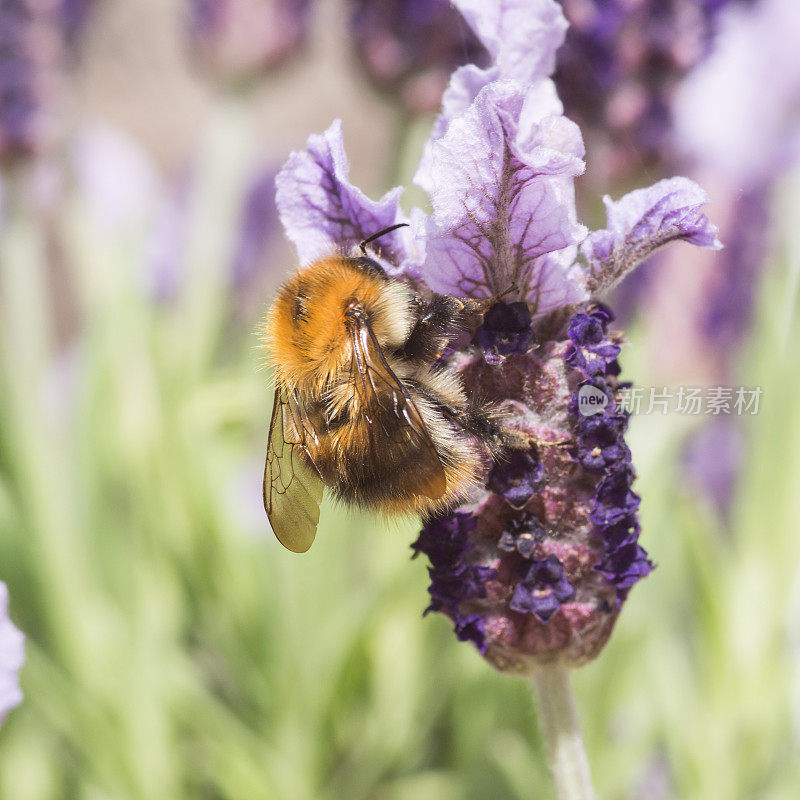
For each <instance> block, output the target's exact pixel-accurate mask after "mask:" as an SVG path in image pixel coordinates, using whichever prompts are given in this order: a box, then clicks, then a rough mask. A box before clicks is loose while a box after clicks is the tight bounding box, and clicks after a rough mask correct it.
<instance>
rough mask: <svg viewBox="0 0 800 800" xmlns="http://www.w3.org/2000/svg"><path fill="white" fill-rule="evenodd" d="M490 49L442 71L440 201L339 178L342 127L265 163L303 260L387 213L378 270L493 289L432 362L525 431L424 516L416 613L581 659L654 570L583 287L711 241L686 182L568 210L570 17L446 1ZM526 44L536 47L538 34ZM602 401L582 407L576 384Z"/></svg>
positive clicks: (536, 7) (597, 288)
mask: <svg viewBox="0 0 800 800" xmlns="http://www.w3.org/2000/svg"><path fill="white" fill-rule="evenodd" d="M456 5H457V7H458V8H459V9H460V10H461V11H462V13H463V14H464V16H465V18H466V19H467V21H468V23H469V24H470V26H471V27H472V28H473V30H474V31H475V33H476V35H477V36H478V37H479V38H480V39H481V40H482V41H483V43H484V45H485V46H486V48H487V50H488V51H489V52H490V53H491V54H492V57H493V63H492V64H491V65H490V66H489V67H487V68H479V67H476V66H473V65H467V66H464V67H461V68H459V69H458V70H456V72H455V73H454V74H453V76H452V79H451V84H450V86H449V88H448V90H447V92H446V93H445V96H444V101H443V111H442V114H441V115H440V117H439V119H438V120H437V122H436V124H435V125H434V129H433V132H432V135H431V138H430V140H429V142H428V144H427V147H426V151H425V155H424V157H423V160H422V163H421V165H420V168H419V171H418V173H417V181H418V182H419V183H420V184H421V185H422V186H423V187H424V188H425V189H427V191H428V192H429V195H430V201H431V206H432V209H433V213H432V214H431V215H430V216H426V215H425V214H424V213H423V212H422V211H420V210H419V209H413V210H412V211H411V213H410V215H409V216H406V215H405V214H404V213H403V212H402V210H401V209H400V207H399V191H400V190H399V189H395V190H392V191H390V192H388V193H387V194H386V195H385V196H384V197H383V198H382V199H381V200H379V201H372V200H369V199H368V198H366V197H365V196H364V195H363V194H362V193H361V192H360V191H359V190H358V189H357V188H356V187H354V186H353V185H352V184H351V183H350V182H349V180H348V166H347V160H346V157H345V155H344V148H343V144H342V138H341V126H340V124H339V123H334V124H333V125H332V126H331V127H330V128H329V129H328V131H327V132H326V133H325V134H323V135H322V136H312V137H311V138H310V139H309V143H308V149H307V150H306V151H303V152H296V153H293V154H292V156H291V157H290V159H289V161H288V163H287V164H286V166H285V167H284V169H283V170H282V171H281V173H280V174H279V175H278V178H277V180H276V185H277V202H278V208H279V212H280V216H281V220H282V222H283V224H284V227H285V228H286V231H287V234H288V236H289V238H290V239H291V240H292V241H293V242H294V243H295V244H296V246H297V248H298V253H299V256H300V259H301V260H302V261H305V260H307V259H309V258H313V257H315V256H318V255H320V254H321V253H323V252H325V251H326V250H327V251H330V250H331V249H333V248H336V247H349V246H352V245H354V244H356V243H357V242H358V241H359V239H361V238H364V236H366V235H368V234H370V233H373V232H374V231H376V230H379V229H380V228H382V227H385V226H387V225H391V224H392V223H395V222H403V221H406V222H408V223H409V225H410V227H408V228H402V229H399V230H397V231H394V232H393V233H392V234H390V235H388V236H387V237H386V241H385V245H384V246H383V256H384V257H385V260H386V268H387V270H389V271H390V273H391V274H392V275H394V276H396V277H398V278H401V279H404V280H407V281H409V282H410V283H412V284H413V285H414V286H415V287H416V288H417V289H418V290H419V291H421V292H423V293H428V294H430V293H431V292H447V293H451V294H455V295H458V296H462V297H493V296H497V295H500V294H503V293H508V294H507V295H504V298H503V301H502V302H498V303H496V304H495V305H494V306H493V307H492V309H491V310H490V311H489V312H488V313H487V314H486V315H485V317H484V320H483V323H482V325H481V326H480V327H479V328H478V329H477V330H475V331H473V332H472V335H471V337H470V338H467V340H466V341H464V342H460V343H459V344H458V346H457V347H455V348H454V349H453V351H452V352H449V353H448V354H447V355H446V356H445V358H447V359H448V361H449V363H450V364H451V365H452V366H453V367H454V368H455V369H457V370H458V371H459V372H460V374H461V377H462V379H463V381H464V384H465V386H466V387H467V388H468V390H469V391H470V392H475V393H477V394H480V396H482V397H484V398H486V399H487V400H489V401H493V402H494V403H496V404H497V405H498V406H499V407H500V408H502V409H503V410H504V411H505V412H506V413H507V414H508V416H509V426H510V427H512V428H514V429H515V430H516V431H517V432H518V434H520V438H521V439H522V438H525V439H526V440H527V441H528V442H529V445H528V446H527V447H525V448H518V449H515V450H511V451H509V452H508V453H506V454H505V456H504V457H503V458H501V459H498V461H497V462H496V463H495V464H494V465H492V466H490V467H488V468H487V473H486V479H485V485H484V487H483V489H481V490H480V491H479V492H477V493H476V494H475V496H473V497H471V498H470V499H469V502H468V503H465V504H464V505H463V506H462V507H460V508H457V509H454V510H453V511H451V512H450V513H447V514H444V515H442V516H439V517H437V518H434V519H428V520H426V521H425V524H424V527H423V529H422V532H421V533H420V536H419V538H418V539H417V541H416V542H415V543H414V544H413V545H412V547H413V549H414V551H415V553H417V554H418V553H425V554H426V555H428V557H429V558H430V560H431V568H430V577H431V585H430V590H429V591H430V596H431V602H430V605H429V607H428V610H429V611H439V612H441V613H444V614H446V615H447V616H448V617H450V619H451V620H452V621H453V623H454V626H455V630H456V633H457V635H458V637H459V638H460V639H464V640H469V641H471V642H473V643H474V644H475V645H476V647H477V648H478V649H479V650H480V651H481V652H482V653H483V654H484V655H485V657H486V658H487V659H488V660H489V661H490V662H491V663H492V664H494V665H495V666H496V667H498V668H499V669H502V670H505V671H510V672H529V671H530V669H531V667H532V666H533V665H534V664H537V663H541V662H543V661H547V660H554V659H558V660H560V661H561V662H562V663H564V664H579V663H582V662H584V661H586V660H588V659H590V658H592V657H594V656H595V655H596V654H597V653H598V652H599V650H600V649H601V647H602V646H603V644H604V643H605V641H606V640H607V638H608V636H609V635H610V633H611V629H612V628H613V625H614V621H615V620H616V617H617V615H618V613H619V610H620V608H621V605H622V603H623V601H624V600H625V598H626V597H627V595H628V593H629V591H630V589H631V587H632V586H633V585H634V584H635V583H636V582H637V581H638V580H639V579H641V578H642V577H644V576H645V575H647V574H648V573H649V571H650V570H651V569H652V564H651V562H650V561H649V559H648V557H647V554H646V553H645V551H644V550H643V549H642V547H641V546H640V545H639V543H638V537H639V522H638V507H639V497H638V496H637V495H636V493H635V492H634V491H633V489H632V484H633V481H634V478H635V472H634V469H633V466H632V463H631V453H630V450H629V449H628V447H627V446H626V445H625V441H624V433H625V428H626V424H627V417H626V415H625V414H624V413H623V412H622V411H621V410H620V408H619V404H618V400H619V389H620V383H619V377H618V376H619V373H620V368H619V364H618V361H617V358H618V356H619V353H620V345H621V343H622V337H621V335H620V334H619V333H618V332H616V331H614V330H613V329H612V328H611V325H612V323H613V314H612V312H611V311H610V309H608V308H607V307H605V306H603V305H601V304H599V303H598V302H596V301H595V300H594V299H593V298H594V297H595V296H597V295H599V294H601V293H602V292H604V291H606V290H608V289H609V288H610V287H612V286H614V285H615V284H616V283H617V282H618V281H620V280H622V279H623V278H624V277H625V275H626V274H628V273H629V272H630V271H631V270H632V269H634V267H635V266H636V265H637V264H638V263H639V262H640V261H641V260H642V259H644V258H646V257H647V256H648V255H650V253H652V252H653V251H654V250H655V249H657V248H659V247H661V246H663V245H664V244H666V243H668V242H670V241H676V240H684V241H687V242H690V243H693V244H696V245H699V246H702V247H709V248H717V247H719V246H720V245H719V242H718V241H717V238H716V229H715V228H714V226H713V225H711V224H710V222H709V221H708V219H707V218H706V217H705V216H704V215H703V214H702V212H701V210H700V208H701V206H702V204H703V202H704V201H705V195H704V193H703V192H702V190H701V189H700V188H699V187H697V186H696V185H695V184H693V183H692V182H691V181H688V180H686V179H685V178H674V179H671V180H668V181H661V182H660V183H657V184H655V185H654V186H651V187H650V188H648V189H640V190H638V191H635V192H632V193H631V194H629V195H626V196H625V197H623V198H622V199H621V200H619V201H617V202H612V201H610V200H608V199H607V201H606V205H607V210H608V227H607V228H606V229H602V230H598V231H594V232H592V233H588V232H587V230H586V228H585V227H584V226H583V225H581V224H580V223H579V222H578V221H577V213H576V209H575V199H574V187H573V182H574V179H575V177H576V176H578V175H580V174H581V173H582V171H583V169H584V164H583V142H582V139H581V135H580V131H579V130H578V128H577V127H576V126H575V124H574V123H572V122H570V121H569V120H568V119H566V118H565V117H564V116H563V109H562V106H561V103H560V101H559V100H558V97H557V95H556V93H555V90H554V86H553V84H552V82H551V81H550V80H549V77H548V76H549V74H550V73H551V71H552V69H553V66H554V60H555V54H556V51H557V49H558V47H559V45H560V44H561V42H562V40H563V37H564V30H565V27H566V23H565V21H564V18H563V16H562V14H561V12H560V7H559V6H558V4H557V3H555V2H554V0H513V2H506V3H503V4H486V3H483V2H479V1H478V0H458V2H457V3H456ZM531 42H535V43H536V47H532V46H531ZM586 393H595V394H596V395H598V396H600V397H601V398H602V399H603V401H604V402H603V404H602V407H601V408H599V409H593V411H596V410H597V411H599V413H592V414H585V413H584V406H583V402H582V398H583V396H584V395H585V394H586Z"/></svg>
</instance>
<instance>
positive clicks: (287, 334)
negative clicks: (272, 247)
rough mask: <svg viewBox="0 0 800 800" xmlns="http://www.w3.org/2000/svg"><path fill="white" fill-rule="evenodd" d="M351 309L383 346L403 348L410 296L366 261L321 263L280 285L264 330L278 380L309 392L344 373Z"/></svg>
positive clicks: (333, 259)
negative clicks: (366, 323)
mask: <svg viewBox="0 0 800 800" xmlns="http://www.w3.org/2000/svg"><path fill="white" fill-rule="evenodd" d="M376 268H377V269H376ZM356 307H357V308H358V309H359V312H358V313H359V314H362V315H363V318H364V319H366V320H367V322H368V323H369V324H370V326H371V327H372V329H373V331H374V332H375V335H376V337H377V339H378V341H379V342H380V343H381V344H382V345H384V346H386V347H389V348H398V347H400V346H401V345H402V344H403V342H404V341H405V338H406V337H407V335H408V332H409V330H410V328H411V324H412V311H411V294H410V292H409V290H408V289H407V288H406V287H405V286H404V285H403V284H401V283H399V282H397V281H393V280H390V279H389V278H387V276H386V275H385V273H384V272H383V270H382V269H381V268H380V266H379V265H378V264H377V262H374V261H373V260H372V259H370V258H369V257H366V256H365V257H358V258H349V257H345V256H333V257H330V258H325V259H321V260H320V261H316V262H314V263H312V264H310V265H308V266H307V267H305V268H303V269H302V270H300V272H298V273H297V274H296V275H295V276H294V277H292V278H291V279H290V280H289V281H288V282H287V283H285V284H284V286H283V287H282V288H281V289H280V291H279V293H278V296H277V298H276V300H275V302H274V304H273V305H272V308H271V309H270V311H269V313H268V315H267V318H266V321H265V326H264V327H265V339H266V342H267V347H268V349H269V352H270V359H271V362H272V365H273V367H274V369H275V372H276V374H277V376H278V377H279V378H281V379H282V380H284V381H286V382H287V383H290V384H292V385H296V386H298V387H299V388H304V387H305V388H308V389H309V390H311V389H314V388H318V387H319V386H320V385H321V384H325V383H328V382H330V381H331V380H333V379H334V378H335V376H336V375H337V373H339V372H340V371H342V370H348V371H349V370H350V367H351V363H352V352H353V351H352V339H351V336H352V316H353V309H354V308H356Z"/></svg>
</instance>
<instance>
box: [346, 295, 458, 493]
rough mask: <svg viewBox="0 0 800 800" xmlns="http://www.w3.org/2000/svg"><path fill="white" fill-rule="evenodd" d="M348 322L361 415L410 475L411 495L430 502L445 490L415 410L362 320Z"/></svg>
mask: <svg viewBox="0 0 800 800" xmlns="http://www.w3.org/2000/svg"><path fill="white" fill-rule="evenodd" d="M350 319H351V320H352V324H351V325H350V334H351V337H352V342H353V360H354V368H353V381H354V389H355V391H356V394H357V395H358V397H359V400H360V405H361V408H362V409H363V413H364V414H365V415H366V417H367V419H368V420H369V422H370V424H371V425H373V426H380V428H381V429H382V433H383V434H384V435H385V436H386V437H387V438H388V441H389V443H391V445H392V446H393V452H394V454H395V455H396V456H398V457H399V460H400V461H401V463H402V466H403V468H405V469H409V470H413V484H414V487H415V492H416V493H418V494H424V495H425V496H427V497H430V498H431V499H432V500H436V499H438V498H439V497H441V496H442V495H443V494H444V493H445V491H446V490H447V478H446V477H445V472H444V467H443V466H442V462H441V461H440V459H439V454H438V453H437V452H436V447H435V445H434V443H433V440H432V439H431V437H430V434H429V433H428V430H427V428H426V427H425V423H424V421H423V419H422V417H421V416H420V413H419V409H418V408H417V407H416V405H415V404H414V401H413V399H412V398H411V396H410V395H409V393H408V389H407V388H406V387H405V386H404V385H403V383H402V381H400V380H399V379H398V377H397V376H396V375H395V374H394V372H393V371H392V369H391V367H390V366H389V364H388V363H387V361H386V357H385V356H384V354H383V349H382V348H381V346H380V343H379V342H378V340H377V339H376V337H375V334H374V332H373V331H372V328H371V327H370V324H369V321H368V320H367V318H366V315H364V314H363V313H360V309H355V310H354V313H352V314H351V316H350ZM387 455H388V454H387ZM404 456H407V457H404Z"/></svg>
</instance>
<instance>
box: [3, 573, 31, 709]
mask: <svg viewBox="0 0 800 800" xmlns="http://www.w3.org/2000/svg"><path fill="white" fill-rule="evenodd" d="M24 661H25V637H24V636H23V635H22V634H21V633H20V632H19V631H18V630H17V628H16V627H15V626H14V623H13V622H11V620H10V619H9V618H8V589H7V588H6V585H5V584H4V583H0V723H2V722H3V720H4V719H5V718H6V714H8V712H9V711H11V709H12V708H15V707H16V706H18V705H19V704H20V703H21V702H22V691H21V690H20V688H19V683H18V680H17V673H18V672H19V670H20V668H21V667H22V664H23V662H24Z"/></svg>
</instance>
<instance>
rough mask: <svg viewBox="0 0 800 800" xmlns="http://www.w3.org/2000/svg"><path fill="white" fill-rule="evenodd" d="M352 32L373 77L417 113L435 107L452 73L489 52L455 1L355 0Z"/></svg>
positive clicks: (483, 59) (358, 52) (482, 61)
mask: <svg viewBox="0 0 800 800" xmlns="http://www.w3.org/2000/svg"><path fill="white" fill-rule="evenodd" d="M349 5H350V7H351V10H350V33H351V35H352V39H353V42H354V43H355V52H356V55H357V56H358V59H359V61H360V63H361V65H362V67H363V68H364V70H365V72H366V74H367V76H368V77H369V78H370V80H371V81H372V82H373V83H374V84H375V85H376V86H377V87H378V88H379V89H380V90H381V91H384V92H388V93H389V94H390V95H391V96H392V98H393V99H395V100H399V101H400V102H402V103H403V104H404V105H405V106H406V107H407V108H409V109H410V110H411V111H413V112H417V113H420V112H425V111H435V110H436V109H437V108H438V107H439V103H440V102H441V99H442V92H443V91H444V89H445V87H446V86H447V82H448V80H449V78H450V73H451V72H452V71H453V70H454V69H455V68H456V67H458V66H461V65H462V64H475V63H477V64H487V63H488V61H489V56H488V54H487V52H486V50H485V48H484V47H483V45H482V44H481V43H480V42H479V41H478V39H477V38H476V37H475V35H474V34H473V33H472V31H471V30H470V29H469V27H468V26H467V25H466V24H465V23H464V20H463V18H462V17H461V15H460V14H459V13H458V12H457V11H456V10H455V9H454V8H453V6H452V5H451V3H450V1H449V0H349Z"/></svg>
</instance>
